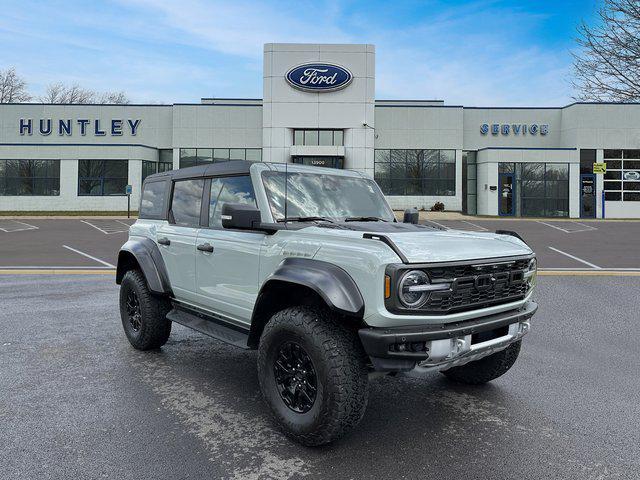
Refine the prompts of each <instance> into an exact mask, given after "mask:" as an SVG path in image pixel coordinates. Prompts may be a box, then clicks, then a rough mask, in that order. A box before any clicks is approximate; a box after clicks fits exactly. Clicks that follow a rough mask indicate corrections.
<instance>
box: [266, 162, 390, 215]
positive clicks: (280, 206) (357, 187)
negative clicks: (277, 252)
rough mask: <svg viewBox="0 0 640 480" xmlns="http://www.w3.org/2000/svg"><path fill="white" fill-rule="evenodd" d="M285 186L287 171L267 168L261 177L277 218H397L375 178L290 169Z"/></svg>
mask: <svg viewBox="0 0 640 480" xmlns="http://www.w3.org/2000/svg"><path fill="white" fill-rule="evenodd" d="M287 177H288V182H287V186H286V189H285V184H284V178H285V172H264V173H263V174H262V181H263V183H264V188H265V190H266V193H267V198H268V199H269V205H270V207H271V213H272V215H273V218H274V220H276V221H283V220H285V208H284V207H285V205H284V202H285V190H286V195H287V209H286V212H287V213H286V217H287V219H294V218H304V217H326V218H330V219H333V220H344V219H345V218H355V217H372V218H373V217H377V218H380V219H382V220H385V221H389V222H392V221H393V220H394V216H393V212H392V211H391V209H390V208H389V205H387V202H386V200H385V199H384V196H383V195H382V192H381V191H380V189H379V188H378V185H376V183H375V182H374V181H373V180H369V179H366V178H361V177H347V176H344V175H331V174H319V173H301V172H289V173H288V174H287Z"/></svg>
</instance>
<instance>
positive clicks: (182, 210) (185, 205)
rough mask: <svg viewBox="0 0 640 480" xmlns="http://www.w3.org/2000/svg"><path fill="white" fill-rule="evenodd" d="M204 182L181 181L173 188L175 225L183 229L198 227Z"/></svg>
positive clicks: (172, 206) (196, 180)
mask: <svg viewBox="0 0 640 480" xmlns="http://www.w3.org/2000/svg"><path fill="white" fill-rule="evenodd" d="M203 188H204V180H202V179H195V180H180V181H178V182H176V183H175V185H174V187H173V198H172V199H171V212H172V213H173V219H174V223H175V224H176V225H181V226H183V227H197V226H198V225H199V224H200V206H201V205H202V190H203Z"/></svg>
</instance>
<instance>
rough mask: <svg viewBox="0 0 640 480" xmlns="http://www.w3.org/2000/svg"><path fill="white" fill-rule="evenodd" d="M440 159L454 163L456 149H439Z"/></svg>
mask: <svg viewBox="0 0 640 480" xmlns="http://www.w3.org/2000/svg"><path fill="white" fill-rule="evenodd" d="M440 161H441V162H443V163H456V151H455V150H440Z"/></svg>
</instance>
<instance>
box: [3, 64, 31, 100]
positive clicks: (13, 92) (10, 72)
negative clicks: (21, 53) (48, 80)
mask: <svg viewBox="0 0 640 480" xmlns="http://www.w3.org/2000/svg"><path fill="white" fill-rule="evenodd" d="M29 100H31V95H29V93H28V92H27V82H25V81H24V80H23V79H22V78H21V77H19V76H18V74H17V73H16V69H15V68H13V67H11V68H8V69H7V70H0V103H11V102H28V101H29Z"/></svg>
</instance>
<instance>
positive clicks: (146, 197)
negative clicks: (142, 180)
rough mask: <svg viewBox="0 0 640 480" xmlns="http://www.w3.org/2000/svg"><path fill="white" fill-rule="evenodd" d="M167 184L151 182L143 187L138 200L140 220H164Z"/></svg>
mask: <svg viewBox="0 0 640 480" xmlns="http://www.w3.org/2000/svg"><path fill="white" fill-rule="evenodd" d="M168 184H169V183H168V182H151V183H147V184H145V185H144V189H143V190H142V199H141V200H140V218H164V199H165V194H166V191H167V185H168Z"/></svg>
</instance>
